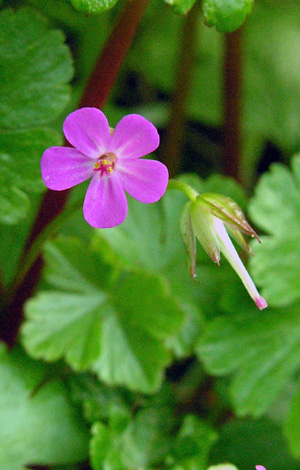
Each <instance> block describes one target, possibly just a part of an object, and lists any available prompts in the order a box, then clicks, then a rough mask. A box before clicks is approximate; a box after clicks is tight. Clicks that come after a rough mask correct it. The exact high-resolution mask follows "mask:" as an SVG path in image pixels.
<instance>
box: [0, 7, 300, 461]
mask: <svg viewBox="0 0 300 470" xmlns="http://www.w3.org/2000/svg"><path fill="white" fill-rule="evenodd" d="M193 3H194V2H193V1H187V0H175V1H173V0H172V1H167V2H166V3H164V2H162V1H153V2H151V3H150V4H149V7H148V9H147V11H146V13H145V15H144V17H143V20H142V23H141V26H140V29H139V31H138V33H137V36H136V38H135V40H134V42H133V44H132V46H131V49H130V51H129V54H128V56H127V58H126V60H125V62H124V64H123V67H122V70H121V73H120V75H119V77H118V80H117V82H116V84H115V87H114V89H113V92H112V95H111V98H110V100H109V101H108V103H107V105H106V107H105V112H106V114H107V116H108V118H109V121H110V124H111V125H112V126H115V124H116V123H117V122H118V120H119V119H120V118H121V117H122V116H124V115H125V114H127V113H130V112H137V113H140V114H142V115H143V116H145V117H146V118H148V119H150V120H151V121H152V122H153V123H154V124H155V125H157V126H158V127H159V130H160V134H161V136H162V142H164V136H165V134H166V132H167V128H168V123H169V119H170V116H171V110H172V103H173V101H172V100H173V96H174V90H175V85H174V84H175V81H176V76H177V66H178V61H179V57H180V54H181V52H182V51H181V34H182V30H183V24H184V21H185V19H184V17H183V16H180V14H185V15H186V14H188V11H189V10H190V9H191V8H192V6H193ZM114 4H115V2H114V1H113V2H99V1H92V0H91V1H77V0H73V1H72V2H70V0H14V1H10V0H4V2H2V6H1V11H0V76H1V80H0V110H1V113H0V165H1V166H0V168H1V170H0V222H1V225H0V240H1V250H0V272H1V282H2V283H3V285H4V286H8V285H10V283H11V282H12V281H13V279H14V276H15V275H16V274H17V272H18V267H19V263H21V265H22V253H23V249H24V246H25V245H26V240H27V236H28V233H29V232H30V230H31V225H32V222H33V220H34V217H35V215H36V213H37V212H38V206H39V203H40V200H41V197H42V195H43V194H42V193H43V191H44V189H45V188H44V186H43V184H42V181H41V178H40V173H39V160H40V156H41V154H42V153H43V151H44V150H45V149H46V148H47V147H49V146H52V145H61V143H62V134H61V124H62V122H63V120H64V118H65V117H66V115H67V114H68V112H70V111H71V110H73V109H74V108H76V106H77V105H78V102H79V99H80V96H81V94H82V92H83V89H84V86H85V84H86V81H87V78H88V76H89V73H90V72H91V70H92V68H93V66H94V64H95V61H96V58H97V56H98V55H99V53H100V51H101V49H102V47H103V45H104V43H105V41H106V39H107V37H108V35H109V33H110V31H111V29H112V27H113V24H114V23H115V19H116V17H117V14H118V12H119V10H120V9H121V8H122V6H123V4H120V2H118V3H117V4H116V6H115V7H114V8H113V9H109V8H111V7H112V6H114ZM224 4H225V6H224ZM251 4H252V2H250V1H245V2H242V9H241V10H236V8H237V6H238V2H236V1H234V0H233V1H232V2H229V0H228V1H227V2H223V1H220V2H212V1H210V2H208V1H204V2H203V5H202V6H203V11H204V14H203V13H202V12H200V10H196V9H194V10H193V11H192V12H191V14H196V15H197V33H196V45H195V49H194V54H193V61H192V65H191V67H192V83H191V87H190V89H189V90H188V97H187V103H186V107H185V109H184V110H183V114H184V121H185V128H184V137H183V141H182V147H181V166H180V169H181V171H183V170H193V171H194V172H196V173H198V175H196V174H183V175H180V177H179V178H180V179H182V181H186V182H188V183H189V184H191V185H192V186H193V187H194V188H195V189H196V190H197V191H199V193H204V192H217V193H220V194H224V195H227V196H229V197H231V198H232V199H234V200H235V201H236V202H237V203H238V204H239V205H240V206H241V207H242V208H243V210H245V211H247V207H248V205H249V214H250V216H251V220H252V222H253V224H255V226H256V228H257V230H259V231H260V232H262V235H260V237H261V241H262V243H261V245H258V244H257V242H256V241H255V244H253V246H252V248H253V251H254V252H255V255H256V256H255V257H254V258H253V259H251V261H250V263H249V269H250V271H251V274H252V275H253V277H254V280H255V281H256V282H257V283H258V284H259V287H261V290H262V293H263V295H264V296H265V297H266V298H267V300H268V302H269V305H270V308H269V309H268V310H265V311H264V312H261V313H259V312H258V311H257V310H256V309H255V306H254V305H252V302H251V300H249V299H248V296H247V293H245V292H244V290H243V286H242V285H241V282H240V280H239V279H238V277H237V275H236V274H235V273H234V272H232V270H231V269H230V267H229V266H228V265H227V264H226V261H225V260H222V266H221V267H218V266H216V265H214V264H213V263H211V261H210V259H209V258H208V257H207V255H206V254H205V252H204V251H203V250H201V249H199V250H198V252H197V268H196V272H197V278H198V279H199V281H200V284H197V283H195V282H193V281H192V280H191V278H190V276H189V273H188V267H187V260H186V256H185V252H184V248H183V244H182V241H181V239H180V231H179V220H180V214H181V212H182V209H183V207H184V204H185V202H186V198H185V196H184V195H183V194H181V193H177V192H174V191H167V193H166V195H165V196H164V197H163V199H162V200H161V201H159V202H158V203H157V204H153V205H142V204H141V203H139V202H137V201H135V200H133V199H132V198H130V197H128V207H129V211H128V217H127V219H126V220H125V222H124V223H123V224H122V225H121V226H119V227H115V228H113V229H109V230H93V229H91V228H90V227H89V226H87V224H86V223H85V221H84V219H83V217H82V214H81V213H76V214H74V217H73V218H72V219H71V220H69V221H68V222H67V223H66V224H65V225H64V226H63V227H62V228H61V230H60V231H59V234H57V235H58V236H56V237H55V238H54V239H52V240H49V241H48V242H47V244H46V245H45V247H44V250H43V258H44V262H45V267H44V270H43V274H42V278H41V281H40V285H39V287H38V289H37V291H36V292H35V293H34V294H33V295H32V297H31V298H30V299H29V300H28V302H27V303H26V306H25V321H24V324H23V326H22V330H21V334H20V337H19V338H18V343H19V344H18V346H16V347H15V348H14V349H13V350H11V351H6V350H5V348H4V346H3V347H2V348H1V351H0V352H1V354H0V370H1V381H0V422H1V423H5V425H2V426H1V429H0V462H1V464H2V466H3V469H5V470H21V469H24V468H30V465H31V466H32V467H33V468H38V467H37V466H45V465H46V466H47V467H39V468H47V469H48V468H49V469H50V470H58V469H59V470H70V469H72V470H82V469H90V468H92V469H93V470H101V469H106V470H122V469H124V470H125V469H139V470H140V469H153V470H154V469H156V470H158V469H170V470H206V469H207V468H208V467H209V466H210V465H213V467H212V469H211V470H213V469H214V466H215V465H216V466H217V467H216V468H217V469H218V470H229V469H230V468H232V467H229V466H226V465H222V466H218V464H222V463H224V464H225V463H226V462H231V463H232V464H233V465H236V467H237V468H238V469H239V470H249V469H254V467H255V465H256V464H262V465H265V466H266V468H267V469H268V470H273V469H276V470H284V469H288V470H297V469H298V470H299V469H300V463H299V458H300V420H299V408H300V398H299V396H300V395H299V370H300V360H299V357H300V356H299V352H300V324H299V312H300V304H299V299H300V282H299V274H300V268H299V250H300V248H299V241H298V238H299V228H300V225H299V224H300V218H299V214H300V197H299V194H300V193H299V175H300V166H299V165H300V159H299V156H296V157H294V158H293V159H291V157H292V156H293V154H295V153H296V152H297V151H298V150H299V144H300V142H299V140H300V139H299V128H300V126H299V123H300V107H299V101H300V94H299V93H300V91H299V90H300V86H299V84H300V60H299V51H300V7H299V3H298V2H297V1H296V0H295V1H293V0H286V1H285V2H284V5H283V3H282V2H277V1H275V0H256V2H255V4H254V7H253V11H252V12H251V14H249V16H247V18H246V20H245V23H244V26H243V27H242V30H241V34H242V40H243V49H242V64H243V88H242V95H241V104H242V112H241V122H240V125H241V129H242V149H241V150H242V155H241V163H240V164H241V168H240V170H241V174H242V177H243V184H244V188H242V187H241V185H239V184H238V183H236V182H235V181H233V180H232V179H231V178H228V177H225V176H220V175H217V174H216V172H217V171H218V170H219V169H220V167H221V158H222V157H221V153H222V138H223V135H222V126H223V124H224V116H223V98H224V97H223V78H224V77H223V57H224V35H222V34H220V33H218V32H217V31H216V29H218V30H222V31H223V30H224V31H228V30H232V29H234V28H235V27H237V26H238V25H239V24H240V23H241V22H243V21H244V18H245V16H246V14H248V13H249V10H250V6H251ZM170 5H171V6H170ZM239 5H240V3H239ZM196 8H197V7H196ZM209 8H212V9H209ZM108 9H109V10H108ZM216 9H217V10H216ZM218 9H219V10H218ZM230 9H232V11H233V16H231V15H229V13H230ZM78 10H79V11H78ZM104 10H108V11H105V12H104ZM100 12H101V14H99V13H100ZM195 12H196V13H195ZM87 13H89V14H87ZM94 13H96V14H94ZM205 17H206V22H207V23H211V24H214V25H215V26H216V29H215V28H208V27H207V26H206V25H205ZM232 86H233V87H234V86H235V84H232ZM162 148H163V146H162ZM161 152H163V150H162V151H161ZM161 156H162V157H163V154H162V153H161ZM276 160H281V163H276V164H274V165H272V166H271V167H270V169H268V168H267V167H268V165H269V163H270V162H273V161H276ZM289 163H290V166H291V168H290V169H289V168H288V167H287V165H286V164H289ZM264 169H268V171H266V172H265V173H264V174H263V175H262V176H261V177H260V179H259V182H258V184H257V185H256V181H257V178H258V173H259V172H261V171H262V170H264ZM199 175H200V176H199ZM204 176H205V177H206V178H205V179H204V178H203V177H204ZM85 189H86V184H83V185H82V186H81V187H78V188H75V189H74V191H73V193H72V196H71V201H70V204H71V203H72V201H73V200H77V199H83V195H84V191H85ZM224 261H225V262H224ZM11 287H13V286H11ZM9 293H10V291H8V294H9ZM3 312H4V313H6V310H5V307H4V308H3ZM298 333H299V334H298ZM20 344H21V346H20ZM23 348H24V349H23ZM34 465H35V467H34ZM25 466H26V467H25Z"/></svg>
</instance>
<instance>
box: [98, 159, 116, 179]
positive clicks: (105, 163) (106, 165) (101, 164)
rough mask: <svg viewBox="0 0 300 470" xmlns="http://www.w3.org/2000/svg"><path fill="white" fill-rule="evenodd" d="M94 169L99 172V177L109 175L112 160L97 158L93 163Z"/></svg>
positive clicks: (111, 169)
mask: <svg viewBox="0 0 300 470" xmlns="http://www.w3.org/2000/svg"><path fill="white" fill-rule="evenodd" d="M94 171H95V172H99V173H100V178H102V176H104V175H105V176H109V175H110V173H111V172H112V171H113V162H111V161H110V160H106V159H103V160H101V159H99V160H98V161H97V162H96V163H95V165H94Z"/></svg>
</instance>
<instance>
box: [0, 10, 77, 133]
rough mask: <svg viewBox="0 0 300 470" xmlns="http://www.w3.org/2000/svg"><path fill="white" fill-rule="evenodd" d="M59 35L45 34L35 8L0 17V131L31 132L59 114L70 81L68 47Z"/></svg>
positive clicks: (42, 20)
mask: <svg viewBox="0 0 300 470" xmlns="http://www.w3.org/2000/svg"><path fill="white" fill-rule="evenodd" d="M63 41H64V36H63V34H62V33H61V32H60V31H54V30H49V26H48V24H47V21H46V20H45V19H44V18H43V17H42V16H41V15H39V14H38V13H37V12H36V11H35V10H32V9H30V8H21V9H19V10H17V11H13V10H11V9H6V10H2V11H1V13H0V62H1V64H2V68H1V83H0V128H2V129H6V130H7V129H24V128H26V129H29V128H31V127H36V126H38V125H40V124H43V123H46V122H48V121H50V120H52V119H54V118H55V117H56V116H58V115H59V113H60V112H61V111H62V110H63V108H64V107H65V105H66V104H67V101H68V99H69V88H68V86H67V82H68V81H69V80H70V79H71V77H72V64H71V57H70V53H69V50H68V48H67V47H66V46H65V45H64V44H63Z"/></svg>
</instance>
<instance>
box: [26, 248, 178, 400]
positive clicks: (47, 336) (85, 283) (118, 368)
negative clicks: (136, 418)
mask: <svg viewBox="0 0 300 470" xmlns="http://www.w3.org/2000/svg"><path fill="white" fill-rule="evenodd" d="M46 263H47V265H48V270H46V280H47V281H48V282H49V283H51V284H52V285H53V286H55V287H57V288H58V289H59V290H60V291H59V290H56V291H53V290H52V291H45V292H40V293H39V294H38V295H37V296H36V297H35V298H32V299H31V300H29V301H28V303H27V305H26V312H27V318H28V320H27V322H25V325H24V329H23V339H24V344H25V346H26V348H27V349H28V351H29V352H30V353H31V354H32V355H33V356H34V357H38V358H44V359H47V360H51V361H53V360H56V359H58V358H60V357H65V359H66V361H67V362H68V363H69V364H70V365H71V366H72V367H73V368H75V369H79V370H82V369H86V368H88V367H93V369H94V370H96V371H97V373H98V374H99V376H100V377H101V378H102V379H103V380H105V381H106V382H107V383H109V384H111V385H115V384H124V385H127V386H128V387H129V388H132V389H134V390H142V391H145V392H149V391H152V390H154V389H155V388H157V387H158V385H159V383H160V381H161V378H162V372H163V369H164V367H165V366H166V365H167V364H168V362H169V360H170V353H169V352H168V350H167V348H166V346H165V340H167V339H168V338H169V337H170V336H172V335H173V334H174V333H175V332H176V331H177V330H178V329H179V328H180V326H181V324H182V321H183V312H182V310H181V309H180V308H179V307H178V305H177V302H176V301H175V300H173V299H172V297H171V295H170V293H169V290H168V286H167V284H166V282H165V281H164V280H163V278H162V277H160V276H158V275H152V274H148V273H146V272H142V271H139V272H135V273H124V274H123V275H122V276H121V277H120V278H119V279H118V280H117V281H116V280H114V282H112V280H111V271H110V269H109V268H108V267H107V265H106V264H105V263H104V262H103V261H102V260H101V259H100V257H99V256H98V255H97V254H96V253H93V252H91V251H89V249H88V248H87V247H86V246H85V245H84V244H83V243H82V242H79V241H77V240H71V239H62V240H58V241H56V242H55V243H49V244H48V246H47V247H46ZM96 359H97V360H96ZM95 361H96V362H95Z"/></svg>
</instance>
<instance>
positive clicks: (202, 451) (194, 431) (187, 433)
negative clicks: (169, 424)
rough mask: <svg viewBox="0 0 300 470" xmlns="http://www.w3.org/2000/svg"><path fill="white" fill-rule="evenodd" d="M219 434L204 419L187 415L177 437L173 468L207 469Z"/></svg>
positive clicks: (172, 453) (186, 469) (172, 456)
mask: <svg viewBox="0 0 300 470" xmlns="http://www.w3.org/2000/svg"><path fill="white" fill-rule="evenodd" d="M216 440H217V434H216V433H215V431H213V429H212V428H211V427H210V426H208V425H207V423H205V422H204V421H201V420H200V419H199V418H198V417H196V416H193V415H187V416H185V418H184V421H183V424H182V426H181V428H180V430H179V433H178V435H177V437H176V440H175V443H174V447H173V450H172V452H171V458H172V459H174V464H173V466H172V467H171V468H172V469H173V470H193V469H197V470H206V468H207V460H208V455H209V452H210V450H211V447H212V446H213V444H214V443H215V441H216Z"/></svg>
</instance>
